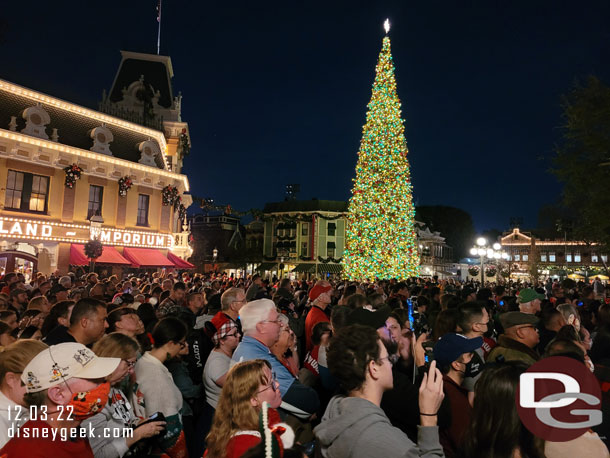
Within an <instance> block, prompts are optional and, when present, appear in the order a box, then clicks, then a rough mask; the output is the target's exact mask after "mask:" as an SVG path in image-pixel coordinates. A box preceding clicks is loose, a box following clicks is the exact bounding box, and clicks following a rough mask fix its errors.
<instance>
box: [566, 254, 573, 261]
mask: <svg viewBox="0 0 610 458" xmlns="http://www.w3.org/2000/svg"><path fill="white" fill-rule="evenodd" d="M566 262H572V253H566Z"/></svg>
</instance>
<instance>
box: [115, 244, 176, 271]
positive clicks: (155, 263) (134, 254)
mask: <svg viewBox="0 0 610 458" xmlns="http://www.w3.org/2000/svg"><path fill="white" fill-rule="evenodd" d="M123 256H125V257H126V258H127V259H129V260H130V261H131V265H132V266H133V267H175V264H174V263H173V262H171V261H170V260H169V259H167V256H165V255H164V254H163V253H161V252H160V251H159V250H155V249H153V248H128V247H125V248H123Z"/></svg>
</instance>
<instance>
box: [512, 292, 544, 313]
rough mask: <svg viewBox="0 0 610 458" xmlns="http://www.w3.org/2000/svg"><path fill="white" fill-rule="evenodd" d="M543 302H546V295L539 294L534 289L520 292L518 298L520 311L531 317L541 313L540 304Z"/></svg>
mask: <svg viewBox="0 0 610 458" xmlns="http://www.w3.org/2000/svg"><path fill="white" fill-rule="evenodd" d="M542 300H544V294H540V293H537V292H536V290H534V289H532V288H524V289H522V290H521V291H520V292H519V296H517V302H518V303H519V311H520V312H521V313H528V314H531V315H535V314H537V313H540V302H541V301H542Z"/></svg>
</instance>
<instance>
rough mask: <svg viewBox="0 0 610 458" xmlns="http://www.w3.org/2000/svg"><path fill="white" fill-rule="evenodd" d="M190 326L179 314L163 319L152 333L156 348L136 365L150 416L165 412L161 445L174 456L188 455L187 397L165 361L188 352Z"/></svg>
mask: <svg viewBox="0 0 610 458" xmlns="http://www.w3.org/2000/svg"><path fill="white" fill-rule="evenodd" d="M186 334H187V328H186V325H185V324H184V323H183V322H182V321H181V320H179V319H178V318H175V317H165V318H162V319H161V320H159V322H158V323H157V324H156V326H155V328H154V329H153V332H152V340H153V349H152V350H150V351H147V352H146V353H144V355H143V356H142V357H141V358H140V359H139V360H138V362H137V363H136V366H135V373H136V380H137V381H138V384H139V389H140V391H141V392H142V394H143V396H144V399H145V400H146V402H145V407H146V416H147V417H150V416H151V415H153V414H154V413H156V412H161V413H163V415H164V416H165V420H166V421H167V428H166V432H165V434H164V436H163V438H161V439H160V446H161V448H162V449H164V450H166V451H167V453H168V454H169V456H170V457H171V458H174V457H181V456H185V455H186V441H185V437H184V430H183V426H182V417H181V414H180V411H181V410H182V404H183V398H182V393H181V392H180V390H179V389H178V387H177V386H176V384H175V383H174V380H173V378H172V375H171V373H170V371H169V370H168V368H167V367H165V365H164V363H166V362H167V361H168V360H170V359H172V358H176V357H177V356H178V355H179V354H180V352H184V351H185V350H186V351H188V346H187V343H186Z"/></svg>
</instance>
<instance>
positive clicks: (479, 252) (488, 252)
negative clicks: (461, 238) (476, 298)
mask: <svg viewBox="0 0 610 458" xmlns="http://www.w3.org/2000/svg"><path fill="white" fill-rule="evenodd" d="M501 249H502V245H500V244H499V243H497V242H496V243H494V244H493V245H492V246H491V247H488V246H487V239H485V237H479V238H477V240H476V246H473V247H472V248H471V249H470V254H471V255H472V256H478V257H479V258H480V260H481V288H482V287H483V285H485V279H484V275H485V272H484V271H485V257H488V258H489V259H496V260H500V259H507V258H508V254H507V253H506V252H505V251H500V250H501Z"/></svg>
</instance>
